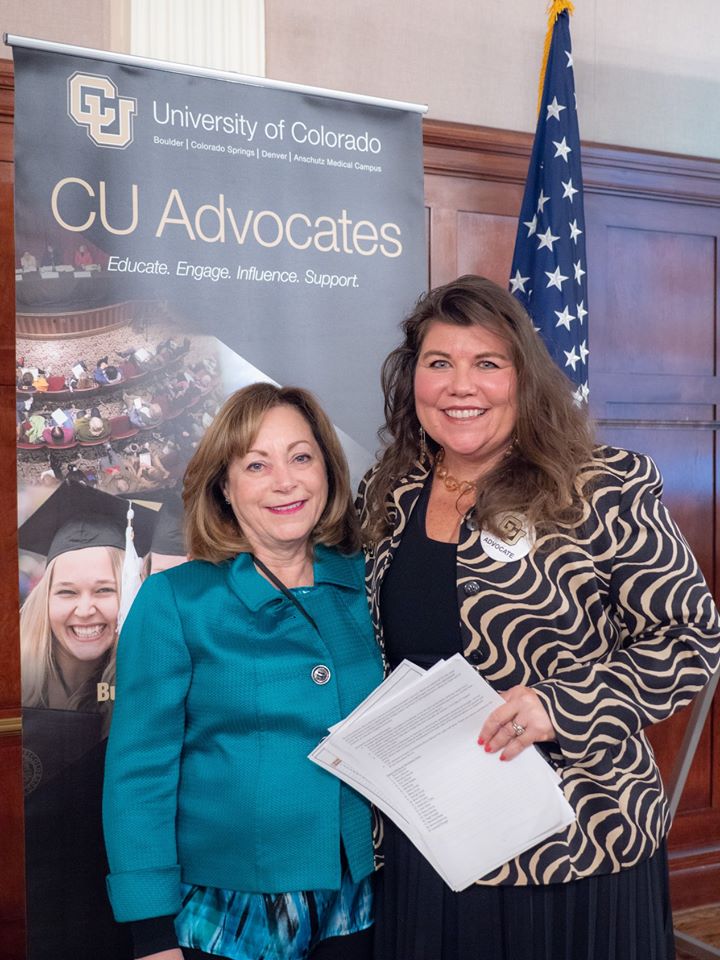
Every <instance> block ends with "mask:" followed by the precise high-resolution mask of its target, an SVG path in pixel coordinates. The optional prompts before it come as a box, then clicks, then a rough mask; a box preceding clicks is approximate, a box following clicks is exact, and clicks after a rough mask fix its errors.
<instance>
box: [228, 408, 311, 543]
mask: <svg viewBox="0 0 720 960" xmlns="http://www.w3.org/2000/svg"><path fill="white" fill-rule="evenodd" d="M223 493H224V494H225V496H226V497H227V498H228V499H229V500H230V505H231V506H232V510H233V513H234V514H235V517H236V519H237V521H238V523H239V524H240V527H241V529H242V531H243V533H244V534H245V537H246V538H247V540H248V542H249V543H250V546H251V547H252V550H253V553H255V554H257V555H258V556H260V557H261V559H262V557H263V556H264V555H267V554H270V555H277V554H278V553H280V554H286V553H288V552H289V551H293V550H297V549H298V548H305V547H307V544H308V541H309V537H310V534H311V533H312V531H313V529H314V528H315V526H316V524H317V523H318V521H319V519H320V517H321V516H322V514H323V511H324V509H325V505H326V503H327V498H328V481H327V471H326V468H325V461H324V459H323V455H322V451H321V450H320V447H319V445H318V443H317V441H316V440H315V437H314V436H313V432H312V430H311V429H310V425H309V423H308V422H307V420H306V419H305V417H304V416H303V415H302V414H301V413H300V412H299V411H298V410H297V409H296V408H295V407H291V406H288V405H287V404H283V405H282V406H278V407H273V408H272V409H271V410H268V412H267V413H266V414H265V416H264V417H263V419H262V420H261V422H260V429H259V430H258V433H257V436H256V437H255V439H254V441H253V442H252V444H251V448H250V450H248V452H247V453H246V454H245V456H244V457H235V458H234V459H233V460H232V461H231V463H230V466H229V467H228V472H227V479H226V481H225V484H224V485H223Z"/></svg>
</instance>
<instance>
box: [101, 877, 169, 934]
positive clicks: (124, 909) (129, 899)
mask: <svg viewBox="0 0 720 960" xmlns="http://www.w3.org/2000/svg"><path fill="white" fill-rule="evenodd" d="M107 889H108V896H109V897H110V903H111V904H112V908H113V913H114V914H115V919H116V920H117V921H119V922H120V923H123V922H127V921H130V920H146V919H147V918H148V917H164V916H168V915H170V914H172V916H175V914H177V913H178V912H179V911H180V907H181V905H182V902H181V896H180V866H179V864H175V865H174V866H171V867H159V868H150V869H147V870H130V871H127V872H126V873H111V874H110V875H109V876H108V878H107Z"/></svg>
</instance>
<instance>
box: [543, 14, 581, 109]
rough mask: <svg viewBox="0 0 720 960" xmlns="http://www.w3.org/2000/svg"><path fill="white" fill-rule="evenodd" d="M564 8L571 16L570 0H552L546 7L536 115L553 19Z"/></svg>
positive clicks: (553, 23) (546, 62)
mask: <svg viewBox="0 0 720 960" xmlns="http://www.w3.org/2000/svg"><path fill="white" fill-rule="evenodd" d="M564 10H567V12H568V16H572V14H573V13H575V4H574V3H572V0H553V2H552V3H551V4H550V6H549V7H548V25H547V31H546V33H545V45H544V47H543V57H542V63H541V65H540V80H539V82H538V105H537V112H538V116H539V115H540V111H541V110H542V95H543V89H544V88H545V71H546V70H547V64H548V57H549V56H550V45H551V44H552V38H553V29H554V27H555V21H556V20H557V18H558V17H559V16H560V14H561V13H562V12H563V11H564Z"/></svg>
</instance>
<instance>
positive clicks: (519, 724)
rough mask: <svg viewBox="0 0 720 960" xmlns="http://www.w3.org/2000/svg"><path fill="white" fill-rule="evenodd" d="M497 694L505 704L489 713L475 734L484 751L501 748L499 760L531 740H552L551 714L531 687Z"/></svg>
mask: <svg viewBox="0 0 720 960" xmlns="http://www.w3.org/2000/svg"><path fill="white" fill-rule="evenodd" d="M500 696H501V697H502V698H503V700H504V701H505V703H503V704H502V706H500V707H498V708H497V709H496V710H493V712H492V713H491V714H489V715H488V717H487V719H486V720H485V723H484V724H483V726H482V730H481V731H480V736H479V737H478V744H479V746H481V747H484V748H485V750H486V752H487V753H495V752H496V751H498V750H502V753H501V754H500V759H501V760H512V758H513V757H516V756H517V755H518V754H519V753H521V752H522V751H523V750H524V749H525V748H526V747H529V746H530V745H531V744H533V743H540V742H542V741H547V740H554V739H555V730H554V729H553V725H552V723H551V722H550V717H549V716H548V713H547V710H546V709H545V707H544V706H543V704H542V701H541V700H540V697H538V695H537V694H536V693H535V691H534V690H532V689H531V688H530V687H523V686H518V687H512V688H511V689H510V690H506V691H505V692H504V693H501V694H500Z"/></svg>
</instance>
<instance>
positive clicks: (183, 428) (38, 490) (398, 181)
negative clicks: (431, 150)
mask: <svg viewBox="0 0 720 960" xmlns="http://www.w3.org/2000/svg"><path fill="white" fill-rule="evenodd" d="M104 56H105V55H103V58H102V59H99V58H95V57H93V56H92V52H91V51H88V55H87V56H83V57H80V56H78V55H77V48H73V51H72V52H70V51H64V50H62V49H60V50H57V49H55V50H40V49H32V48H29V47H20V46H16V47H15V48H14V60H15V118H16V120H15V124H16V125H15V171H16V184H15V242H16V281H17V282H16V291H17V303H16V308H17V341H16V345H17V370H16V374H17V394H16V397H17V399H16V407H17V417H16V434H17V476H18V514H19V547H20V601H21V612H20V632H21V648H22V651H21V652H22V682H23V760H24V776H25V793H26V800H25V813H26V860H27V892H28V931H29V947H28V960H50V958H52V960H91V958H92V960H97V958H98V957H102V958H103V960H130V958H131V957H132V947H131V942H130V935H129V933H128V931H127V930H126V929H125V927H124V926H122V925H118V924H116V923H115V922H114V920H113V919H112V914H111V911H110V907H109V903H108V900H107V897H106V894H105V874H106V872H107V864H106V860H105V852H104V846H103V841H102V831H101V822H100V791H101V783H102V772H103V763H104V750H105V742H106V737H107V732H108V727H109V723H110V717H111V711H112V707H113V702H114V697H115V689H114V657H115V647H116V643H117V628H116V624H117V618H118V613H119V612H120V609H121V607H122V603H123V597H122V589H123V580H122V576H121V568H122V561H123V557H124V554H125V545H126V541H125V527H126V515H127V510H128V504H129V503H130V504H131V505H132V508H133V511H134V518H133V527H134V548H135V549H136V551H137V553H138V555H139V557H140V558H141V559H142V562H143V576H151V575H152V573H154V572H156V571H158V570H161V569H164V568H165V567H167V566H169V565H172V564H175V563H180V562H183V561H184V560H185V559H186V556H185V546H184V544H183V542H182V502H181V499H180V492H181V489H182V476H183V472H184V469H185V466H186V464H187V462H188V460H189V458H190V457H191V456H192V454H193V452H194V450H195V448H196V447H197V444H198V442H199V440H200V438H201V437H202V435H203V432H204V431H205V429H206V428H207V426H208V425H209V424H210V423H211V422H212V420H213V417H214V416H215V414H216V412H217V410H218V408H219V406H220V404H221V403H222V402H223V400H224V398H225V397H227V396H228V394H230V393H231V392H233V391H234V390H236V389H237V388H238V387H241V386H244V385H245V384H248V383H252V382H254V381H257V380H271V381H274V382H276V383H280V384H298V385H301V386H304V387H307V388H309V389H311V390H312V391H313V392H314V393H315V394H316V395H317V396H318V398H319V399H320V401H321V403H322V405H323V406H324V408H325V409H326V411H327V412H328V413H329V415H330V416H331V418H332V420H333V422H334V423H335V425H336V427H337V429H338V431H339V433H340V436H341V438H342V440H343V444H344V446H345V449H346V452H347V454H348V459H349V461H350V465H351V471H352V473H353V479H354V480H355V481H357V480H358V479H359V478H360V476H361V475H362V474H363V472H364V471H365V469H366V468H367V467H368V466H369V465H370V463H371V462H372V458H373V452H374V450H375V449H376V447H377V438H376V431H377V428H378V426H379V425H380V422H381V417H382V400H381V395H380V386H379V370H380V365H381V362H382V360H383V358H384V357H385V356H386V354H387V353H388V352H389V350H390V349H391V348H392V347H393V346H394V345H395V344H396V343H397V342H398V340H399V323H400V321H401V320H402V318H403V316H404V315H405V314H406V313H407V312H408V311H409V309H410V308H411V307H412V304H413V303H414V301H415V299H416V298H417V297H418V295H419V294H420V293H421V292H422V291H423V289H424V288H425V287H426V285H427V284H426V280H427V278H426V269H427V268H426V254H425V219H424V204H423V177H422V144H421V118H420V112H419V111H416V110H413V109H410V108H406V109H400V108H399V107H395V106H385V105H380V104H375V103H372V102H370V103H367V102H359V101H358V100H353V99H343V98H342V97H332V96H321V95H317V94H313V93H308V92H299V91H296V90H290V89H286V88H273V87H269V86H262V85H254V84H249V83H246V82H231V81H229V80H227V79H221V78H219V77H218V78H215V77H211V76H198V75H196V74H193V73H192V72H190V69H188V72H181V70H180V69H178V68H175V67H173V69H172V70H170V69H168V70H164V69H160V68H158V67H156V66H152V65H147V64H143V63H142V62H140V61H138V62H137V63H135V62H133V61H132V58H121V60H122V62H120V61H118V62H115V61H111V60H106V59H104ZM261 83H262V81H258V84H261ZM101 527H102V528H103V531H104V533H103V537H102V540H103V543H106V542H107V539H108V536H107V531H108V530H109V529H110V530H112V531H113V532H112V535H111V536H112V538H115V539H116V540H117V542H116V543H115V545H114V546H112V547H110V546H93V545H92V544H93V538H94V535H95V531H96V530H97V529H100V528H101ZM113 542H114V540H113ZM78 543H82V544H83V546H81V547H80V548H78ZM54 578H55V580H58V581H62V582H63V583H66V582H67V583H70V584H71V586H72V585H73V584H77V591H76V592H77V593H78V594H80V593H82V591H83V590H89V591H93V590H94V589H95V588H96V585H97V584H100V583H110V584H111V585H112V587H113V589H108V590H105V591H104V595H103V598H102V600H101V601H100V602H99V603H98V604H96V606H97V608H98V610H99V614H98V616H97V617H95V618H94V619H96V620H97V623H94V624H93V625H92V627H88V628H83V629H81V628H80V627H79V626H78V625H77V624H73V623H72V617H69V616H68V614H67V608H68V598H67V597H62V596H60V597H59V598H58V591H56V590H53V589H52V584H53V582H54ZM73 589H74V588H73ZM63 604H64V605H63ZM83 630H84V631H85V632H83ZM151 639H152V638H149V641H151ZM149 695H151V691H149Z"/></svg>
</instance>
